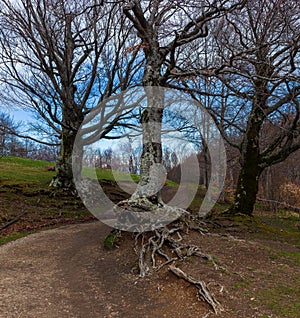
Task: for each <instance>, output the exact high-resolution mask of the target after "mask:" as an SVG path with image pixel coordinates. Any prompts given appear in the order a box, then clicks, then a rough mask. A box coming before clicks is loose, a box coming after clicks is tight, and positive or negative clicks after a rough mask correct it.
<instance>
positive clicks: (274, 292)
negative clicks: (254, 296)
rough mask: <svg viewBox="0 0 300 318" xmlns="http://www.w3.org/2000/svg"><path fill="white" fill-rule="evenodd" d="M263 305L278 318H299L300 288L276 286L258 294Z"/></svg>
mask: <svg viewBox="0 0 300 318" xmlns="http://www.w3.org/2000/svg"><path fill="white" fill-rule="evenodd" d="M298 286H299V285H298ZM258 295H259V298H260V300H261V301H262V303H263V304H264V305H265V306H266V307H268V308H269V309H271V310H272V312H273V313H274V314H276V317H285V318H298V317H299V312H300V287H296V288H295V287H290V286H286V285H282V286H276V287H275V286H274V287H273V288H268V289H265V290H263V291H259V292H258Z"/></svg>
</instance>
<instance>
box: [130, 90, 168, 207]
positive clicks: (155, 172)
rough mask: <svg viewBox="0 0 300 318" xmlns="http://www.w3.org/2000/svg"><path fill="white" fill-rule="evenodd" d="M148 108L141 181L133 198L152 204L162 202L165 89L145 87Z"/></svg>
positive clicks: (142, 120) (143, 115)
mask: <svg viewBox="0 0 300 318" xmlns="http://www.w3.org/2000/svg"><path fill="white" fill-rule="evenodd" d="M145 90H146V95H147V108H146V109H145V110H144V111H143V113H142V116H141V124H142V125H143V128H142V131H143V150H142V155H141V165H140V181H139V184H138V187H137V189H136V191H135V192H134V193H133V195H132V197H131V200H137V199H138V198H144V199H147V200H149V201H150V202H151V203H152V204H158V203H159V202H160V191H159V190H160V189H161V187H162V182H163V178H162V175H161V174H162V172H163V171H162V165H161V164H162V145H161V125H162V118H163V103H164V100H163V99H164V96H163V89H162V88H160V87H150V86H148V87H145Z"/></svg>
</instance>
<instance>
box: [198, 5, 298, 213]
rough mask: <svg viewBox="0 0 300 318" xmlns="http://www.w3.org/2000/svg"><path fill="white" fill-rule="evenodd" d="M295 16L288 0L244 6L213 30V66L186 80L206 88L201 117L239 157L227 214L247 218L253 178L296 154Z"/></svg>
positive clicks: (252, 197) (253, 197) (251, 203)
mask: <svg viewBox="0 0 300 318" xmlns="http://www.w3.org/2000/svg"><path fill="white" fill-rule="evenodd" d="M299 16H300V8H299V5H298V4H297V3H296V2H295V1H285V0H267V1H266V0H248V1H247V2H246V5H245V7H244V8H243V9H241V10H240V11H233V12H230V13H227V14H226V16H225V17H224V18H222V20H221V21H219V23H218V24H217V25H216V27H215V29H214V36H213V37H212V38H211V39H210V43H211V46H210V48H211V52H210V54H212V56H214V59H215V62H216V61H217V63H216V64H215V65H206V66H203V69H202V70H198V71H197V70H195V73H194V74H195V75H196V73H197V72H198V75H202V77H201V78H202V79H203V78H204V79H205V80H204V81H206V82H207V81H209V82H210V91H209V92H206V93H210V94H211V93H214V96H215V100H214V103H212V105H210V107H209V110H210V112H211V114H212V115H213V116H214V118H215V121H216V122H217V123H218V125H219V127H220V129H221V131H222V134H223V136H224V138H225V139H226V140H227V141H228V143H229V144H230V145H231V146H233V147H235V148H236V149H238V151H239V153H240V167H241V168H240V172H239V177H238V183H237V188H236V193H235V201H234V204H233V206H232V208H231V209H230V212H232V213H234V214H246V215H252V213H253V208H254V204H255V201H256V195H257V192H258V181H259V177H260V175H261V173H262V172H263V171H264V170H265V169H266V168H267V167H269V166H271V165H273V164H276V163H278V162H281V161H283V160H285V159H286V158H287V157H288V156H289V155H290V154H291V153H293V152H294V151H296V150H297V149H299V148H300V136H299V135H300V80H299V79H300V77H299V75H300V73H299V67H300V51H299V49H300V34H299V27H300V23H299ZM201 73H202V74H201ZM202 79H201V80H200V81H202V82H203V80H202ZM200 86H201V85H198V87H197V89H195V91H197V90H198V93H200V92H201V87H200ZM202 86H203V85H202ZM195 87H196V86H195ZM194 96H196V95H194ZM217 96H219V99H218V98H217ZM266 123H268V125H269V126H272V127H274V128H273V129H269V130H266V129H262V128H263V127H265V126H266Z"/></svg>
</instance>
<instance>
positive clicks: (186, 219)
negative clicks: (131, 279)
mask: <svg viewBox="0 0 300 318" xmlns="http://www.w3.org/2000/svg"><path fill="white" fill-rule="evenodd" d="M200 225H201V222H200V221H198V220H197V219H196V218H192V216H190V215H187V214H185V215H184V216H182V217H181V218H180V219H179V220H178V221H176V222H174V223H172V224H171V225H169V226H165V227H163V228H159V229H156V230H155V231H152V232H150V233H138V234H135V251H136V253H137V255H138V257H139V271H140V276H142V277H144V276H146V275H149V274H151V273H152V272H154V271H158V270H160V269H161V268H162V267H164V266H166V265H169V264H171V265H170V267H169V270H170V271H171V272H172V273H173V274H175V275H176V276H177V277H179V278H182V279H184V280H186V281H187V282H189V283H190V284H192V285H194V286H196V287H197V288H198V289H199V294H200V297H201V299H202V300H204V301H205V302H206V303H208V304H209V305H210V306H211V308H212V310H213V311H214V313H215V314H218V313H219V312H221V311H223V310H224V309H223V307H222V306H221V304H220V303H219V302H218V301H217V300H216V299H215V298H214V297H213V295H212V294H211V293H210V291H209V289H208V287H207V285H206V284H205V282H203V281H199V280H197V279H195V278H194V277H192V276H191V275H189V274H188V273H185V272H184V271H183V270H182V269H179V268H177V267H175V266H174V263H175V262H176V261H183V260H184V259H185V258H187V257H190V256H197V257H200V258H203V259H206V260H207V261H209V262H210V263H212V264H213V266H214V268H215V269H216V270H219V269H223V268H222V267H221V266H219V265H218V264H217V263H216V262H215V261H214V259H213V257H212V256H211V255H209V254H205V253H203V252H201V251H200V248H199V247H198V246H196V245H188V244H184V242H183V237H182V234H183V233H188V232H189V231H190V230H197V231H199V232H200V233H201V234H204V233H205V232H206V230H205V229H203V228H201V227H200Z"/></svg>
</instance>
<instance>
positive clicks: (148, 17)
mask: <svg viewBox="0 0 300 318" xmlns="http://www.w3.org/2000/svg"><path fill="white" fill-rule="evenodd" d="M299 17H300V7H299V4H298V3H297V1H296V0H184V1H177V0H175V1H171V0H124V1H122V0H116V1H114V0H112V1H106V0H86V1H77V0H64V1H62V0H15V1H8V0H0V105H1V108H0V203H1V204H2V207H0V231H2V233H3V234H2V233H1V235H0V242H1V243H7V242H8V241H10V240H13V239H14V238H18V237H19V235H20V237H22V236H24V235H25V236H27V234H31V233H33V232H32V231H37V230H38V231H40V230H41V229H47V228H49V227H50V228H52V227H53V226H54V227H56V226H58V225H65V224H69V223H71V224H74V223H76V224H77V223H79V224H81V223H84V224H85V222H90V221H92V220H95V219H98V220H100V221H102V222H103V223H104V224H105V226H108V227H107V228H106V231H107V233H106V235H105V236H104V237H102V236H103V235H102V234H101V235H102V236H101V237H102V239H103V242H104V246H105V248H107V250H108V251H109V252H111V251H115V249H114V248H115V247H116V246H117V248H120V247H122V244H123V246H124V247H123V252H121V251H119V252H118V253H119V255H118V257H120V258H122V257H123V258H124V259H125V258H126V253H130V252H129V250H130V251H134V252H135V257H136V258H137V260H136V265H134V266H135V267H136V269H135V271H136V272H137V273H138V275H139V276H140V277H144V278H145V277H146V278H147V277H152V278H151V281H152V282H153V280H154V281H155V279H158V278H157V276H155V273H157V272H159V273H161V270H166V269H167V270H168V272H169V273H172V274H173V275H174V276H177V278H180V279H182V280H183V281H185V282H184V283H187V284H190V285H192V286H194V287H196V289H197V290H198V291H199V297H200V299H201V300H203V301H204V303H205V305H206V306H208V307H207V308H206V309H207V310H209V313H208V314H205V313H204V312H203V313H202V316H201V317H208V316H210V315H213V314H215V315H217V314H220V315H221V317H227V315H228V317H235V315H236V317H254V316H255V317H296V316H297V314H295V315H294V313H295V312H299V311H298V310H299V308H300V307H299V302H296V303H295V306H294V307H293V308H290V307H288V306H287V308H289V309H288V310H287V312H284V309H282V308H277V307H278V306H277V305H274V308H275V307H276V306H277V307H276V309H274V308H273V309H274V311H273V312H272V310H271V312H270V308H268V309H261V311H260V312H259V315H258V313H257V312H256V313H255V310H254V307H253V306H251V305H250V306H249V308H250V309H249V310H248V309H247V310H246V309H245V313H244V315H241V312H240V314H238V312H239V311H238V310H233V312H231V313H230V310H229V311H228V310H226V309H225V307H226V306H229V307H230V306H231V305H232V304H228V305H225V307H224V306H223V305H222V304H221V303H222V302H219V301H218V300H217V299H218V298H219V297H218V296H216V297H215V295H216V294H218V295H219V294H222V292H219V293H218V292H216V290H217V288H216V286H214V288H215V289H213V291H211V289H210V288H209V287H208V284H206V283H205V282H204V281H203V280H202V279H201V278H199V275H198V274H199V273H198V272H197V270H196V265H195V264H194V265H195V266H194V267H193V261H192V260H193V259H194V258H197V259H198V258H199V259H200V260H201V262H206V264H205V266H208V265H207V263H209V264H210V265H211V267H212V268H213V269H214V270H215V271H216V272H220V271H224V273H227V274H228V273H229V271H230V270H228V268H227V267H228V266H229V264H227V265H226V266H225V267H223V266H222V264H221V263H223V261H224V259H225V258H226V255H225V256H224V255H223V257H224V259H222V262H219V260H218V259H217V256H216V257H215V256H214V255H213V256H212V254H211V252H210V250H209V249H208V250H205V249H204V250H205V251H206V252H204V250H202V248H200V246H201V247H202V244H203V245H204V246H205V242H202V241H201V238H200V237H199V235H200V236H203V237H206V239H207V240H208V241H209V240H215V241H214V242H211V244H212V245H211V247H212V249H213V250H214V252H213V253H217V254H219V253H221V255H222V251H218V249H216V248H217V246H218V243H217V241H218V240H219V241H220V240H222V239H223V238H224V237H226V240H228V241H226V244H227V243H228V246H229V245H230V244H231V243H232V244H233V243H236V244H237V246H238V245H241V246H240V248H241V249H242V245H243V244H248V241H247V240H248V239H249V240H251V242H252V240H254V241H255V239H261V240H262V241H260V243H257V242H256V243H253V244H263V243H262V242H263V240H268V239H270V240H272V242H273V241H274V242H275V241H276V244H277V245H276V244H275V243H274V242H273V244H274V246H273V245H272V244H271V243H270V244H269V245H268V244H267V245H266V246H264V248H262V247H261V246H260V247H259V252H258V251H254V250H253V251H252V250H251V248H252V245H251V244H252V243H249V245H247V251H248V252H247V253H249V255H247V253H246V254H245V255H244V254H243V257H244V258H247V257H251V256H250V255H252V254H251V253H253V255H255V253H258V255H260V253H261V254H263V252H265V251H266V250H268V253H269V254H270V255H271V256H270V255H269V256H268V257H271V258H272V257H275V258H276V257H278V258H279V257H281V256H282V255H283V254H280V253H281V252H282V253H289V254H286V255H289V256H291V255H293V257H294V258H293V257H292V258H293V260H295V257H296V263H297V262H298V263H299V251H297V249H299V242H300V240H299V228H300V221H299V216H300V166H299V165H300V160H299V159H300V33H299V27H300V18H299ZM16 110H21V111H23V112H24V117H25V114H26V118H27V117H28V118H30V120H24V121H17V120H15V118H14V115H13V114H14V111H16ZM15 204H17V206H21V207H22V208H21V211H17V210H16V209H15ZM34 210H36V211H37V212H35V211H34ZM75 215H76V216H75ZM232 228H233V232H232V233H231V229H232ZM108 229H109V230H108ZM237 229H238V230H237ZM92 231H96V230H95V229H94V228H93V229H92ZM228 231H229V233H228ZM236 232H237V233H236ZM281 232H282V233H281ZM26 233H27V234H26ZM195 233H197V235H198V236H197V235H196V234H195ZM253 233H256V234H255V235H254V234H253ZM231 234H232V235H231ZM290 235H291V236H290ZM269 236H270V237H269ZM267 237H268V239H267ZM230 240H232V242H231V243H230ZM279 241H280V242H281V243H282V242H285V243H286V244H287V245H288V246H286V249H285V248H284V247H283V246H279V245H280V243H279ZM199 244H200V245H199ZM222 244H225V243H224V242H223V243H222ZM282 244H284V243H282ZM87 245H88V244H87ZM132 245H134V247H133V246H132ZM275 245H276V246H275ZM129 246H131V247H129ZM228 246H227V248H228ZM253 246H254V245H253ZM255 246H256V245H255ZM224 248H225V247H224ZM271 248H276V249H277V250H276V252H274V251H273V252H270V250H271ZM121 249H122V248H120V250H121ZM237 249H239V247H237ZM263 249H265V250H264V251H263ZM250 250H251V251H250ZM279 250H280V251H279ZM126 251H127V252H126ZM278 251H279V252H278ZM244 252H245V251H243V252H241V253H244ZM104 253H105V252H104ZM111 253H113V252H111ZM120 253H125V254H124V255H123V254H122V255H121V254H120ZM297 253H298V254H297ZM0 254H1V250H0ZM275 254H276V256H274V255H275ZM227 256H228V255H227ZM106 257H108V256H107V255H106ZM133 257H134V256H133ZM228 257H233V256H232V255H231V256H228ZM243 257H242V258H241V262H242V263H243ZM261 257H262V258H263V260H264V262H265V263H264V265H263V266H265V268H267V265H266V264H267V263H268V261H267V258H266V255H265V254H264V255H261ZM221 258H222V256H221ZM287 259H288V257H287ZM287 259H285V260H284V261H283V260H282V259H280V261H282V262H285V261H287ZM276 260H277V258H276ZM253 261H254V260H253ZM269 261H270V260H269ZM189 262H190V263H189ZM197 262H198V261H197ZM199 262H200V261H199ZM236 262H239V261H238V260H236ZM287 262H288V261H287ZM225 263H226V261H225ZM246 263H247V262H246ZM298 263H297V264H298ZM182 264H183V265H182ZM197 264H198V263H197ZM201 264H202V263H201ZM201 264H200V265H201ZM287 264H288V263H284V266H288V265H287ZM181 265H182V266H181ZM200 265H199V264H198V266H200ZM244 265H245V264H244ZM7 266H8V265H7ZM245 266H246V265H245ZM249 266H250V267H251V266H253V267H255V268H256V267H257V266H258V267H259V265H258V264H252V265H249ZM274 266H275V265H274ZM293 266H294V267H293V270H290V272H289V271H288V270H286V271H287V272H289V273H293V274H295V277H296V278H295V279H294V282H297V281H299V268H298V272H297V266H295V264H293ZM241 268H244V267H243V265H241ZM290 269H291V268H290ZM210 270H211V268H210ZM208 272H209V271H206V275H207V273H208ZM237 272H238V266H237V267H236V268H234V269H232V271H231V272H230V273H231V274H232V275H236V274H237ZM275 272H276V270H275V269H274V273H275ZM189 273H192V274H189ZM213 273H214V271H212V273H211V275H214V274H213ZM244 274H245V273H244ZM244 274H241V275H239V274H237V276H238V277H239V279H240V280H241V281H238V282H232V281H231V283H232V284H237V285H235V287H243V288H244V287H245V288H246V287H247V286H248V283H249V282H248V280H247V279H245V280H243V275H244ZM159 275H162V274H159ZM216 275H217V274H216ZM245 275H246V274H245ZM274 275H275V276H276V275H278V277H279V276H280V272H276V274H274ZM291 275H292V274H291ZM246 276H247V275H246ZM155 277H156V278H155ZM197 277H198V278H197ZM205 277H206V278H207V276H205ZM218 278H219V279H221V278H220V277H219V276H218ZM231 279H232V277H231ZM261 279H263V280H264V279H266V281H268V280H267V278H266V277H265V276H263V278H261ZM280 279H283V278H282V277H281V276H280ZM280 279H279V281H280ZM102 281H103V278H102ZM104 281H105V279H104ZM221 281H222V279H221ZM291 281H292V280H291ZM160 283H161V282H160V281H159V284H160ZM227 283H228V281H227V282H224V285H222V284H221V283H220V284H221V285H220V286H221V291H223V289H224V286H226V284H227ZM269 283H270V284H271V282H269ZM174 284H175V283H174ZM256 284H258V281H256V282H255V283H253V286H255V287H253V288H254V289H255V288H257V286H256ZM249 285H251V283H249ZM174 286H176V285H174ZM174 286H173V287H172V288H173V289H174V288H175V289H176V287H174ZM266 286H268V283H267V284H266ZM143 288H146V287H143ZM226 288H227V287H225V289H226ZM293 288H294V287H290V290H292V289H293ZM170 289H171V288H170ZM254 289H253V290H254ZM287 289H288V287H287ZM270 290H271V287H270V286H269V294H272V295H273V292H271V291H270ZM231 292H233V295H235V296H233V297H237V296H236V295H237V294H235V292H236V290H235V291H233V290H231V291H230V292H228V294H231ZM263 293H264V292H262V294H261V295H260V297H261V299H263V298H264V297H266V296H263V295H265V294H267V293H265V294H263ZM279 294H280V295H283V294H284V292H279ZM292 294H293V297H294V296H295V298H297V296H299V288H298V289H297V288H296V290H294V289H293V292H292ZM219 296H220V295H219ZM227 296H228V295H227ZM103 297H104V296H103ZM168 297H171V295H170V294H168ZM220 297H221V298H222V297H223V296H222V295H221V296H220ZM255 297H256V296H255ZM255 297H254V298H255ZM272 297H273V296H272ZM185 298H186V297H185ZM252 298H253V297H252ZM252 298H251V297H250V299H252ZM254 298H253V299H254ZM274 298H276V297H275V296H274ZM235 299H237V298H235ZM255 299H256V298H255ZM222 300H224V299H222ZM128 301H129V302H130V301H132V300H130V299H129V300H128ZM279 301H280V300H277V302H279ZM224 302H225V303H226V300H224V301H223V303H224ZM258 302H259V301H258ZM277 302H276V303H277ZM183 303H184V304H185V305H186V304H188V302H187V303H185V302H184V301H183ZM250 303H251V302H250ZM265 303H268V302H267V301H266V302H265ZM283 303H285V301H283ZM248 305H249V304H248V303H247V305H245V306H246V307H247V306H248ZM189 306H191V304H190V305H189ZM268 306H269V307H270V303H268V305H266V307H268ZM246 307H245V308H246ZM258 307H259V306H258ZM258 307H257V308H258ZM180 308H181V307H180ZM182 308H183V307H182ZM182 308H181V309H180V310H182V311H180V310H179V312H181V314H182V313H183V312H184V311H185V310H184V309H182ZM247 308H248V307H247ZM257 308H256V309H257ZM271 309H272V308H271ZM107 310H108V309H107ZM169 310H171V309H169ZM195 310H196V309H195ZM253 310H254V311H253ZM264 310H265V311H264ZM268 310H269V311H268ZM276 310H277V311H276ZM170 312H172V311H170ZM0 313H1V306H0ZM5 313H6V314H5V315H7V314H8V312H5ZM162 313H163V312H159V313H155V314H153V315H154V316H155V317H156V316H157V317H163V315H162ZM84 314H85V315H86V312H85V313H84ZM181 314H180V315H181ZM99 315H100V316H99ZM105 315H107V317H114V315H113V313H112V312H110V313H106V314H105ZM122 315H125V316H124V317H131V316H130V314H129V313H128V312H127V313H125V314H124V313H123V314H121V316H122ZM153 315H152V316H153ZM172 315H173V314H172ZM273 315H274V316H273ZM62 316H63V314H62V313H61V312H59V314H57V317H62ZM98 316H99V317H102V316H103V317H104V314H103V313H101V312H100V313H97V314H91V313H88V315H87V317H98ZM116 316H117V317H119V316H118V314H116ZM152 316H151V317H152ZM154 316H153V317H154ZM194 316H195V315H194V313H192V312H191V314H190V316H189V317H194ZM26 317H27V316H26ZM28 317H30V315H29V314H28ZM45 317H50V316H49V315H48V316H47V313H46V314H45ZM78 317H79V316H78ZM105 317H106V316H105ZM165 317H171V314H168V313H167V316H165ZM172 317H173V316H172ZM174 317H175V316H174Z"/></svg>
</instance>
